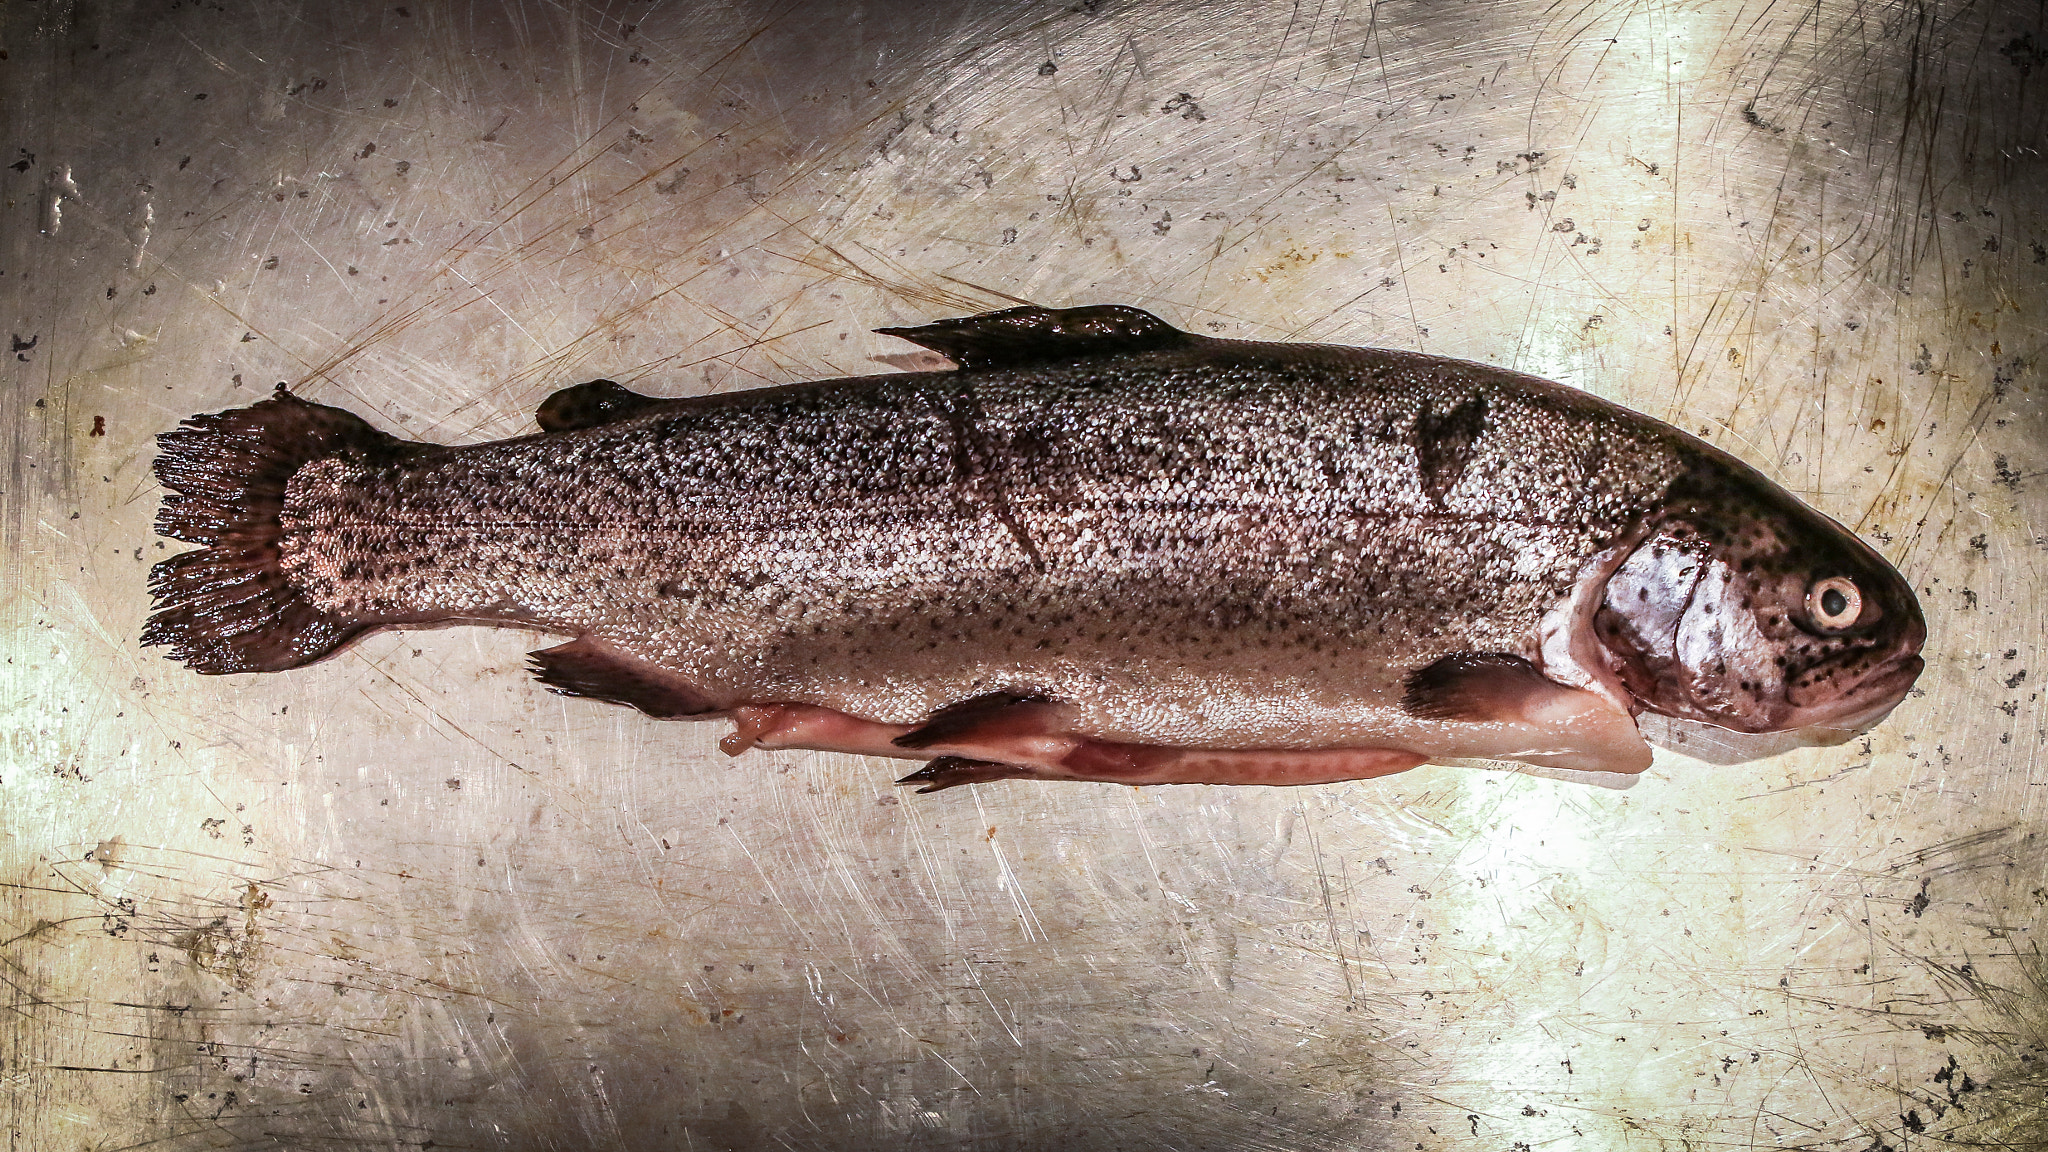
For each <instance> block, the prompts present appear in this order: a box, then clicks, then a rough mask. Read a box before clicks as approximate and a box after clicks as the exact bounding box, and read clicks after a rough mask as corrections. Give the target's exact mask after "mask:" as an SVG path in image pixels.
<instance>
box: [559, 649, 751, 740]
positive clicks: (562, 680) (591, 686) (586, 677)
mask: <svg viewBox="0 0 2048 1152" xmlns="http://www.w3.org/2000/svg"><path fill="white" fill-rule="evenodd" d="M527 656H528V657H529V658H531V659H532V661H533V672H534V675H535V676H536V677H537V678H539V680H540V682H541V683H542V684H545V685H547V686H548V688H549V689H551V690H552V691H555V692H558V693H560V694H561V695H564V696H588V697H590V698H591V699H593V700H604V701H608V702H610V703H613V704H626V705H629V706H631V707H634V708H638V709H639V710H640V711H642V712H645V713H647V714H648V715H649V716H653V717H655V718H656V719H659V720H677V719H681V718H683V717H686V716H707V715H710V714H712V713H714V712H720V711H723V708H722V707H721V706H720V705H719V704H718V703H717V702H715V701H713V700H712V699H711V698H710V697H708V696H707V695H706V694H705V693H704V692H703V690H702V689H700V688H698V687H697V686H695V685H693V684H691V683H689V682H688V681H687V680H684V679H683V678H682V677H680V676H677V675H676V674H675V673H673V672H671V671H669V670H667V669H665V668H662V667H661V666H659V665H657V664H652V663H649V662H648V661H645V660H641V659H639V658H638V657H635V656H629V655H627V654H626V653H624V652H622V651H620V650H619V649H617V648H615V647H613V646H612V645H610V644H607V643H605V642H604V641H602V640H599V639H597V638H596V637H593V636H579V637H577V638H576V639H574V640H571V641H569V642H568V643H567V644H558V645H556V646H555V647H553V648H543V649H541V650H539V651H537V652H529V653H527Z"/></svg>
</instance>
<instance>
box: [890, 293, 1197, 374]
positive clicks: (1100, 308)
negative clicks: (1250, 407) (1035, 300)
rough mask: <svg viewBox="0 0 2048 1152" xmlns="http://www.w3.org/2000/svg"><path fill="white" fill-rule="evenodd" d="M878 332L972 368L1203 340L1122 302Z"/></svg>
mask: <svg viewBox="0 0 2048 1152" xmlns="http://www.w3.org/2000/svg"><path fill="white" fill-rule="evenodd" d="M875 331H877V332H879V333H881V334H883V335H885V336H896V337H900V338H902V339H904V340H908V341H910V342H911V343H913V344H921V345H923V346H924V347H926V348H929V349H931V350H932V351H934V352H938V353H941V354H943V355H945V356H947V357H950V358H951V359H952V360H953V362H954V363H956V364H958V365H960V367H962V368H969V369H973V368H1005V367H1010V366H1013V365H1019V364H1035V363H1043V362H1045V361H1048V360H1069V359H1073V358H1075V357H1079V356H1099V355H1108V354H1114V353H1122V352H1150V351H1153V350H1155V349H1159V348H1172V347H1179V346H1182V345H1187V344H1192V343H1194V342H1195V341H1196V340H1198V339H1200V337H1197V336H1194V335H1191V334H1189V333H1186V332H1183V331H1181V330H1180V329H1178V328H1175V327H1174V326H1173V325H1171V324H1168V323H1167V322H1166V321H1164V320H1161V319H1160V318H1159V317H1157V316H1154V315H1152V314H1151V313H1150V312H1146V311H1144V310H1143V309H1139V308H1131V307H1127V306H1125V305H1122V304H1098V305H1094V306H1091V307H1086V308H1040V307H1038V306H1037V305H1035V304H1033V305H1026V306H1024V307H1022V308H1005V309H1003V310H1002V311H1000V312H984V313H982V314H981V315H979V316H964V317H960V318H958V319H954V320H940V321H936V322H934V323H931V324H920V325H918V326H916V327H914V328H877V329H875Z"/></svg>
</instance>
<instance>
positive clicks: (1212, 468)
mask: <svg viewBox="0 0 2048 1152" xmlns="http://www.w3.org/2000/svg"><path fill="white" fill-rule="evenodd" d="M888 331H893V332H895V334H898V335H902V336H904V337H906V338H908V339H911V340H913V341H917V342H919V343H923V344H926V345H927V346H929V347H933V348H935V349H937V350H939V351H942V352H945V353H946V354H948V355H949V356H951V357H952V358H953V359H954V360H955V361H956V362H958V363H959V364H960V365H961V367H960V368H959V369H958V370H956V371H947V372H927V373H914V374H905V375H893V376H881V377H865V378H856V379H844V380H828V381H820V382H817V383H810V384H799V385H789V386H783V387H778V388H770V389H763V390H759V391H754V392H744V393H736V394H730V395H723V396H715V397H698V398H690V399H682V400H656V399H652V398H649V397H644V396H640V395H637V394H635V393H632V392H629V391H627V390H625V389H623V388H620V387H619V386H617V385H614V384H610V383H609V382H603V381H599V382H593V383H591V384H586V385H579V386H577V387H575V388H570V389H565V390H564V391H562V392H560V393H557V394H556V395H555V396H554V397H552V398H550V400H549V401H548V402H547V403H546V404H545V405H543V407H542V410H541V412H540V415H539V420H540V423H541V425H542V427H543V429H544V431H543V432H542V433H540V434H538V435H534V436H527V437H522V438H519V439H513V440H505V441H498V442H494V443H488V444H478V445H470V446H460V447H444V446H434V445H425V444H417V443H411V442H405V441H399V440H396V439H394V438H391V437H388V436H385V435H384V434H382V433H379V432H377V431H375V430H374V429H372V428H370V427H369V426H368V425H367V424H364V423H363V422H362V421H360V420H358V419H357V418H355V417H353V416H351V415H349V414H348V413H345V412H342V411H341V410H339V409H333V408H326V407H324V406H320V405H312V404H307V403H305V402H303V401H300V400H298V399H297V398H295V397H292V396H290V395H289V394H281V395H280V396H278V397H277V398H274V399H272V400H269V401H266V402H265V403H263V404H259V405H256V406H253V407H251V408H246V409H240V410H235V411H230V412H224V413H219V414H215V415H212V416H205V417H195V418H194V419H193V420H192V421H188V422H187V424H186V425H185V426H184V427H183V428H181V429H179V430H177V431H174V432H171V433H167V434H166V435H165V436H164V437H163V438H162V440H163V454H162V456H161V457H160V458H159V461H158V472H159V475H160V476H161V478H162V479H163V481H164V483H165V485H166V486H167V487H168V488H170V489H172V490H173V493H174V494H173V495H171V496H169V497H167V498H166V501H165V508H164V512H163V515H162V517H161V519H160V530H161V531H163V532H164V533H165V534H167V535H171V536H175V537H178V538H180V539H186V540H192V541H195V542H198V543H202V544H206V545H208V547H207V548H204V549H201V550H198V551H194V552H188V553H184V554H181V555H179V556H176V557H173V558H171V559H170V560H168V561H166V562H164V563H163V564H161V565H159V566H158V568H157V570H156V572H155V573H154V586H155V590H156V592H157V596H158V608H159V611H158V612H157V614H156V616H155V617H153V619H152V621H151V623H150V626H149V631H148V633H147V635H146V639H147V640H149V641H150V642H156V643H167V644H170V645H171V646H172V647H173V650H174V654H175V655H177V656H178V657H179V658H180V659H183V660H185V661H186V662H187V663H188V664H189V665H191V666H192V667H193V668H195V669H197V670H199V671H202V672H235V671H268V670H275V669H279V668H285V667H291V666H294V665H297V664H302V663H306V662H308V661H310V660H313V659H318V658H319V657H321V656H323V655H325V654H327V653H328V652H331V651H333V650H334V649H335V648H337V647H339V646H340V645H341V644H343V643H345V642H346V641H347V640H348V639H349V638H350V637H352V636H354V635H356V634H358V633H360V632H362V631H365V630H367V629H372V628H379V627H404V626H408V625H423V624H433V623H441V622H447V621H470V622H477V623H487V624H500V625H512V626H519V627H528V628H535V629H540V630H544V631H550V632H557V633H563V634H567V635H570V636H572V637H574V639H572V640H571V641H570V642H568V643H566V644H563V645H560V646H558V647H556V648H551V649H546V650H543V651H541V652H537V653H535V661H536V666H537V670H538V672H539V673H540V676H541V678H542V680H543V681H544V682H546V683H547V684H548V685H549V686H550V687H553V688H555V689H556V690H558V691H563V692H568V693H571V694H578V695H586V696H593V697H596V698H599V699H605V700H611V701H615V702H619V703H626V704H631V705H634V706H637V707H640V708H641V709H643V710H644V711H647V712H648V713H650V714H652V715H656V716H662V717H693V718H708V717H729V718H731V719H733V720H734V721H735V724H736V730H735V732H734V734H733V735H732V736H730V737H728V738H727V740H726V742H725V745H726V747H727V749H728V750H729V751H734V752H739V751H744V750H745V749H746V748H748V747H755V746H761V747H771V748H772V747H811V748H826V749H838V750H845V751H855V752H866V753H871V754H878V755H890V756H899V757H906V758H912V759H925V760H928V761H929V762H930V763H929V764H928V766H927V768H926V769H924V770H923V771H922V772H919V773H916V774H914V775H913V777H911V778H910V779H913V780H915V781H917V782H920V783H924V784H926V785H928V786H929V787H932V788H937V787H946V786H950V785H952V784H957V783H966V782H973V781H979V780H991V779H1002V778H1011V777H1034V778H1047V779H1098V780H1117V781H1122V782H1127V783H1149V782H1177V781H1210V782H1219V783H1220V782H1256V783H1305V782H1320V781H1325V780H1334V779H1348V778H1357V777H1362V776H1371V775H1380V774H1384V773H1386V772H1391V771H1399V770H1402V769H1405V768H1407V767H1412V766H1413V765H1415V764H1418V763H1421V762H1423V761H1424V760H1426V759H1428V758H1432V757H1438V758H1441V757H1473V756H1477V757H1494V758H1503V759H1513V760H1521V761H1525V762H1528V763H1533V764H1543V765H1549V766H1553V767H1562V768H1577V769H1602V770H1610V771H1640V770H1641V769H1642V768H1643V767H1644V766H1646V765H1647V764H1648V762H1649V749H1648V746H1647V745H1646V744H1645V743H1644V742H1643V740H1642V738H1641V736H1640V734H1639V733H1638V731H1637V729H1636V725H1635V722H1634V716H1635V714H1636V713H1638V712H1640V711H1642V710H1644V709H1649V710H1653V711H1660V712H1666V713H1669V714H1671V715H1677V716H1686V717H1688V718H1693V719H1703V720H1705V721H1707V722H1709V723H1718V724H1721V725H1723V726H1724V727H1732V728H1738V729H1741V730H1745V731H1763V730H1775V729H1778V728H1783V727H1788V726H1798V727H1804V726H1809V725H1820V724H1827V723H1842V722H1849V721H1855V722H1863V721H1870V722H1874V720H1875V718H1877V717H1880V716H1881V715H1882V714H1883V712H1884V711H1887V710H1889V708H1890V706H1891V705H1892V704H1894V703H1896V702H1897V699H1898V698H1899V697H1900V696H1901V695H1903V693H1904V692H1905V690H1906V687H1907V686H1909V685H1910V683H1911V678H1912V674H1915V673H1917V671H1918V657H1917V655H1915V652H1916V651H1917V649H1918V647H1919V644H1920V642H1921V639H1922V638H1923V637H1924V625H1922V624H1921V623H1920V617H1919V612H1918V608H1917V605H1916V604H1915V603H1914V601H1913V597H1912V594H1911V590H1910V589H1909V588H1907V586H1906V585H1905V584H1904V582H1903V580H1901V579H1900V578H1899V577H1898V575H1897V573H1896V572H1894V571H1893V570H1892V569H1891V568H1890V566H1889V565H1887V564H1886V563H1885V562H1884V561H1883V560H1882V559H1880V558H1878V557H1877V556H1876V554H1875V553H1874V552H1871V550H1870V549H1868V548H1867V547H1865V546H1864V545H1862V544H1861V543H1860V542H1859V541H1857V540H1856V539H1855V538H1854V537H1853V535H1851V534H1849V533H1847V532H1846V531H1845V530H1843V529H1841V528H1840V526H1838V525H1836V524H1834V523H1833V522H1832V521H1829V520H1827V519H1826V518H1825V517H1822V516H1820V515H1819V514H1818V513H1815V512H1813V511H1812V510H1810V509H1807V508H1806V507H1805V506H1804V505H1802V504H1800V503H1799V502H1798V501H1797V500H1796V499H1794V498H1792V497H1791V496H1789V495H1788V494H1785V493H1784V492H1783V491H1782V490H1781V489H1778V488H1777V487H1776V486H1774V485H1771V484H1770V483H1769V482H1768V481H1767V480H1764V479H1763V477H1761V476H1760V475H1758V474H1757V473H1755V472H1754V470H1752V469H1749V468H1748V467H1747V466H1745V465H1743V464H1741V463H1740V462H1738V461H1735V460H1734V459H1733V458H1731V457H1728V456H1726V455H1725V454H1724V453H1721V452H1719V451H1718V450H1716V449H1713V448H1712V447H1710V446H1708V445H1705V444H1704V443H1702V442H1700V441H1697V440H1694V439H1692V438H1691V437H1688V436H1686V435H1685V434H1683V433H1681V432H1679V431H1677V430H1676V429H1673V428H1671V427H1669V426H1667V425H1664V424H1661V423H1659V422H1657V421H1654V420H1651V419H1649V418H1647V417H1644V416H1641V415H1638V414H1635V413H1632V412H1629V411H1627V410H1624V409H1621V408H1619V407H1616V406H1614V405H1612V404H1609V403H1606V402H1604V401H1601V400H1599V399H1597V398H1595V397H1592V396H1589V395H1586V394H1584V393H1580V392H1577V391H1575V390H1572V389H1569V388H1566V387H1563V386H1561V385H1557V384H1553V383H1550V382H1548V381H1544V380H1539V379H1536V378H1533V377H1529V376H1524V375H1520V374H1516V373H1511V372H1506V371H1502V370H1500V369H1495V368H1490V367H1486V366H1484V365H1478V364H1471V363H1465V362H1460V361H1452V360H1444V359H1440V358H1435V357H1429V356H1422V355H1418V354H1413V353H1406V352H1397V351H1385V350H1376V349H1358V348H1339V347H1329V346H1318V345H1287V344H1264V343H1253V342H1245V341H1227V340H1214V339H1209V338H1204V337H1199V336H1194V335H1191V334H1188V333H1183V332H1180V331H1178V330H1176V329H1174V328H1172V327H1170V326H1168V325H1166V324H1165V323H1164V322H1162V321H1159V320H1157V319H1156V318H1154V317H1152V316H1150V315H1149V314H1147V313H1143V312H1140V311H1137V310H1135V309H1128V308H1119V307H1113V306H1111V307H1098V308H1085V309H1068V310H1046V309H1035V308H1032V309H1012V310H1009V311H1006V312H1000V313H992V314H989V315H987V316H982V317H972V318H968V319H964V320H956V321H944V322H940V323H938V324H934V325H929V326H926V327H924V328H917V329H907V330H888ZM1829 580H1835V581H1839V582H1840V583H1839V585H1828V586H1827V588H1826V589H1823V590H1822V591H1820V592H1815V591H1814V589H1816V588H1820V586H1821V584H1823V583H1824V582H1826V581H1829ZM1844 589H1847V591H1846V592H1845V591H1844ZM1851 594H1853V596H1854V597H1855V599H1856V612H1855V613H1854V614H1852V615H1850V616H1848V617H1845V616H1844V613H1846V612H1847V611H1848V609H1847V607H1846V605H1847V603H1848V599H1849V596H1850V595H1851ZM1703 596H1704V597H1705V600H1704V602H1705V603H1709V604H1711V605H1713V606H1715V613H1716V614H1715V615H1713V616H1712V618H1710V619H1709V618H1706V617H1702V616H1700V614H1699V613H1698V612H1697V611H1695V609H1694V607H1693V606H1694V605H1695V604H1698V603H1701V602H1703V601H1702V597H1703ZM1816 596H1818V597H1820V598H1821V599H1820V600H1814V602H1813V603H1811V604H1808V603H1807V602H1806V601H1808V600H1813V599H1814V597H1816ZM1621 601H1626V602H1621ZM1822 601H1824V603H1822ZM1823 608H1825V609H1833V610H1835V611H1832V612H1823V611H1822V609H1823ZM1865 616H1868V617H1869V618H1868V619H1864V617H1865ZM1717 663H1718V665H1719V671H1716V668H1715V666H1716V664H1717ZM1731 667H1733V668H1734V669H1735V671H1734V672H1733V673H1731V672H1730V671H1729V669H1730V668H1731ZM1760 667H1761V668H1768V669H1770V672H1769V674H1766V673H1764V672H1759V671H1757V669H1758V668H1760ZM1772 677H1775V680H1773V679H1772ZM1801 677H1805V679H1804V680H1802V679H1801ZM1724 680H1725V681H1727V683H1725V684H1724V683H1722V681H1724ZM1766 681H1768V682H1766ZM1795 695H1798V696H1800V697H1801V699H1802V700H1804V703H1795V702H1793V699H1792V698H1793V697H1794V696H1795Z"/></svg>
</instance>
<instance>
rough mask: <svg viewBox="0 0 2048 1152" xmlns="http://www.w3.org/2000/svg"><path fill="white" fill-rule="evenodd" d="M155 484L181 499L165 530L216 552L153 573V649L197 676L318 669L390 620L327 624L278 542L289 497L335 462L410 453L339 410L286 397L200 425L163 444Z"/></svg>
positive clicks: (328, 616)
mask: <svg viewBox="0 0 2048 1152" xmlns="http://www.w3.org/2000/svg"><path fill="white" fill-rule="evenodd" d="M157 444H158V446H159V448H160V452H159V453H158V455H157V458H156V475H157V479H158V480H159V481H160V482H161V483H162V484H163V486H164V487H166V488H168V489H170V490H171V494H170V495H168V496H165V497H164V501H163V506H162V508H161V509H160V510H159V511H158V512H157V520H156V530H157V531H158V532H159V533H161V534H163V535H165V536H169V537H172V538H174V539H178V540H189V541H192V542H193V543H196V544H204V545H206V547H204V548H199V549H196V550H194V551H191V552H182V553H179V554H178V555H176V556H173V557H171V558H170V559H168V560H165V561H163V562H162V563H160V564H158V565H156V567H154V568H152V569H151V570H150V574H149V587H150V592H151V593H152V594H153V595H154V596H155V598H156V614H155V615H153V616H151V617H150V618H149V623H148V624H147V625H146V626H145V627H144V628H143V630H142V642H143V643H144V644H162V645H166V646H168V647H169V648H170V649H171V655H172V657H173V658H175V659H177V660H180V661H183V662H184V663H185V665H186V666H187V667H189V668H191V669H192V670H193V671H195V672H204V673H207V674H209V675H218V674H221V673H226V672H275V671H278V670H280V669H284V668H295V667H297V666H299V665H301V664H306V663H310V662H312V661H314V660H318V659H319V658H321V657H322V656H325V655H327V654H328V653H330V652H332V651H334V650H335V649H336V648H339V647H340V646H341V645H342V644H344V643H346V642H347V641H348V640H349V639H350V638H351V637H353V636H355V635H356V634H357V633H359V632H362V631H364V630H365V629H368V628H373V627H376V626H377V625H378V624H380V623H385V621H381V620H361V619H354V618H351V617H347V616H343V615H340V614H337V613H333V612H328V611H326V610H323V609H321V608H319V607H318V606H316V605H314V604H313V603H312V602H311V601H309V600H307V599H306V598H305V597H304V596H303V595H301V594H300V593H299V591H298V590H297V589H295V588H293V587H292V585H291V583H290V582H289V581H288V580H287V579H286V578H285V574H284V571H283V568H282V565H281V562H280V559H279V554H278V542H279V538H280V537H281V536H282V535H283V526H282V525H281V524H280V522H279V515H280V513H281V512H282V510H283V508H284V496H285V486H286V485H287V484H288V483H290V481H291V478H292V476H293V475H294V474H295V473H297V472H298V470H299V469H300V468H303V467H305V466H306V465H307V464H310V463H312V462H313V461H315V460H321V459H325V458H327V457H330V456H344V455H348V456H355V457H358V458H362V457H372V456H392V455H398V454H401V453H403V452H404V451H406V450H407V449H408V447H409V446H408V445H407V444H406V442H404V441H401V440H398V439H395V438H393V437H391V436H387V435H385V434H384V433H382V432H379V431H377V430H376V429H375V428H372V427H370V426H369V425H368V424H366V423H364V422H363V421H362V419H361V418H359V417H357V416H355V415H354V414H352V413H349V412H344V411H342V410H341V409H339V408H330V407H328V406H326V405H324V404H309V403H307V402H305V401H304V400H301V399H299V398H298V397H296V396H293V395H292V394H291V393H289V392H286V391H285V390H284V386H283V385H279V386H278V392H277V395H275V396H273V397H271V398H270V399H268V400H265V401H263V402H261V403H259V404H252V405H250V406H249V407H247V408H235V409H230V410H229V411H226V412H214V413H209V414H206V415H201V416H194V417H192V418H191V419H189V420H186V421H185V423H184V424H182V425H181V426H179V427H178V428H175V429H173V430H172V431H169V432H166V433H164V434H163V435H161V436H158V437H157Z"/></svg>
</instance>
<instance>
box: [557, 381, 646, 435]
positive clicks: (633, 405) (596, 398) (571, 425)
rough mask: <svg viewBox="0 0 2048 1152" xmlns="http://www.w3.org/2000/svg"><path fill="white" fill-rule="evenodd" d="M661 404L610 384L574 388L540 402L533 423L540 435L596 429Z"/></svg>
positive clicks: (592, 384) (606, 382)
mask: <svg viewBox="0 0 2048 1152" xmlns="http://www.w3.org/2000/svg"><path fill="white" fill-rule="evenodd" d="M660 403H662V401H661V400H658V399H656V398H655V397H653V396H643V395H641V394H640V393H638V392H635V391H633V390H632V389H631V388H628V387H626V386H625V385H623V384H619V383H616V382H614V381H611V380H592V381H590V382H588V383H585V384H574V385H571V386H569V387H567V388H563V389H561V390H560V391H558V392H556V393H554V394H553V395H551V396H549V397H548V398H547V399H545V400H543V401H541V402H540V408H539V409H537V410H536V411H535V412H534V414H533V422H534V423H536V424H538V425H540V429H541V431H543V432H569V431H574V430H576V429H579V428H596V427H598V426H599V425H603V424H612V423H615V422H617V421H620V420H625V419H628V418H629V417H633V416H638V415H639V414H640V413H642V412H645V411H647V410H648V409H649V408H652V407H653V406H655V405H657V404H660Z"/></svg>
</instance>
